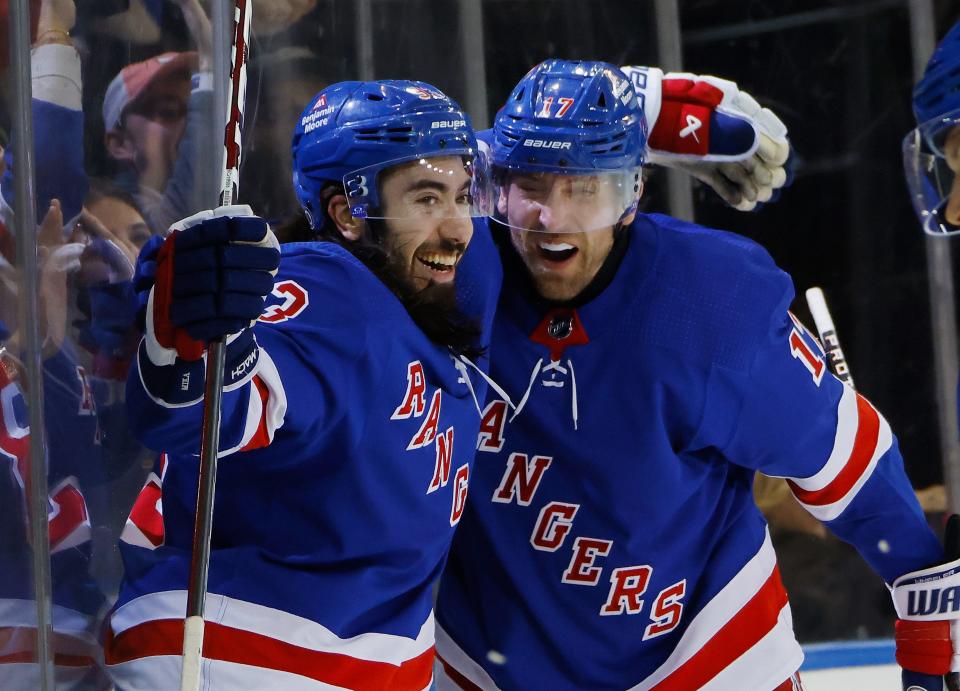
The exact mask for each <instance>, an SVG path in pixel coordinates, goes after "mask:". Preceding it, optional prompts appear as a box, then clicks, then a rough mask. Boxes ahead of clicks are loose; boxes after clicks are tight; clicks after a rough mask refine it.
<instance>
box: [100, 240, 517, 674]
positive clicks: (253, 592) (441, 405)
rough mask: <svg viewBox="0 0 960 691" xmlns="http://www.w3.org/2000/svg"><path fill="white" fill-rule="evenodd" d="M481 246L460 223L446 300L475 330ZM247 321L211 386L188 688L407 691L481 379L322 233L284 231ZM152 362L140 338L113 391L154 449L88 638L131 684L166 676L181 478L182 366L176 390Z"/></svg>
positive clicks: (173, 646) (185, 495)
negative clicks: (224, 377)
mask: <svg viewBox="0 0 960 691" xmlns="http://www.w3.org/2000/svg"><path fill="white" fill-rule="evenodd" d="M493 255H494V249H493V245H492V242H491V241H490V237H489V233H488V232H487V231H486V229H485V227H483V226H482V225H479V224H478V227H477V232H476V233H475V234H474V239H473V242H472V243H471V245H470V247H469V248H468V251H467V253H466V254H465V255H464V257H463V259H462V261H461V263H460V266H459V267H458V277H457V281H458V296H459V298H460V299H461V301H462V303H463V305H464V307H465V309H466V310H467V311H468V312H469V313H470V314H471V315H473V316H475V317H476V318H478V319H479V320H480V321H481V323H484V324H487V325H488V326H489V324H490V323H491V322H492V313H493V308H494V305H495V296H496V294H497V288H498V287H499V277H500V273H499V268H498V267H496V259H495V256H493ZM254 333H255V335H256V339H257V341H258V343H259V345H260V352H259V357H258V359H257V361H256V364H255V365H250V363H249V362H243V363H239V364H238V365H236V367H244V368H247V369H249V370H250V372H249V376H246V377H245V378H243V379H242V380H241V381H239V382H238V383H236V384H234V385H233V386H230V387H228V388H227V390H226V391H225V393H224V400H223V422H222V425H221V430H222V431H221V448H222V449H224V448H227V449H230V450H231V451H230V452H223V451H222V452H221V456H223V457H222V458H221V460H220V462H219V472H218V477H217V493H216V502H215V510H214V522H213V539H212V556H211V562H210V571H209V595H208V597H207V602H206V619H207V624H206V637H205V642H204V652H203V656H204V658H205V662H204V666H203V674H204V684H205V686H206V687H209V688H223V689H237V688H257V689H266V688H298V689H301V688H302V689H306V688H332V687H337V688H350V689H384V688H392V689H424V688H426V687H428V686H429V685H430V684H431V678H432V667H433V660H434V619H433V613H432V595H431V590H432V586H433V585H434V583H435V581H436V580H437V578H438V577H439V574H440V571H441V569H442V566H443V563H444V560H445V558H446V554H447V551H448V548H449V544H450V540H451V537H452V534H453V530H454V526H456V525H457V523H458V522H459V520H460V516H461V515H462V512H463V508H464V501H465V498H466V493H467V486H468V482H469V476H470V472H471V470H470V466H471V462H472V460H473V457H474V453H475V449H474V443H475V440H476V435H477V433H478V429H479V422H480V416H479V412H480V408H479V405H478V401H482V400H483V398H484V397H485V391H486V383H485V382H484V380H483V377H481V376H479V375H478V373H477V370H476V369H475V368H474V367H473V364H476V363H468V362H465V361H464V360H462V359H456V358H454V357H453V356H452V355H451V353H450V351H449V350H448V349H446V348H444V347H440V346H438V345H436V344H435V343H433V342H431V341H430V340H429V339H428V338H427V337H426V336H425V335H424V334H423V332H422V331H420V329H419V328H417V327H416V325H415V324H414V322H413V321H412V320H411V318H410V316H409V315H408V313H407V312H406V310H405V309H404V307H403V306H402V304H401V303H400V302H399V300H398V299H397V298H396V297H395V296H394V295H393V294H392V293H391V292H389V290H388V289H387V288H386V286H385V285H384V284H383V283H381V282H380V281H379V280H378V279H377V278H376V277H375V276H374V275H373V274H372V273H370V271H369V270H368V269H367V268H366V267H365V266H364V265H363V264H361V263H360V262H359V261H358V260H357V259H356V258H354V257H353V256H352V255H351V254H349V253H348V252H347V251H345V250H344V249H343V248H341V247H339V246H336V245H333V244H330V243H307V244H295V245H285V246H284V247H283V254H282V259H281V263H280V270H279V274H278V275H277V278H276V283H275V288H274V291H273V296H272V297H271V298H268V300H267V303H266V306H265V309H264V312H263V314H262V316H261V317H260V320H259V323H258V324H256V326H255V327H254ZM487 334H489V328H487ZM481 340H482V339H481ZM172 367H173V369H176V368H177V367H178V365H174V366H172ZM156 369H158V368H156V367H155V366H154V365H152V364H150V363H145V361H144V357H143V354H142V352H141V357H140V362H139V364H138V366H137V370H136V371H135V372H133V374H132V375H131V381H130V386H129V388H128V405H129V406H130V408H131V418H133V419H134V420H136V421H137V427H138V431H139V433H140V435H141V437H142V439H143V441H144V442H145V443H147V444H148V446H151V447H152V448H156V449H162V450H164V451H166V452H167V453H165V454H163V455H162V456H161V458H160V460H159V461H158V464H157V467H156V469H155V472H154V473H153V474H152V475H151V477H150V478H149V479H148V481H147V483H146V485H145V487H144V490H143V492H142V493H141V495H140V498H139V499H138V500H137V503H136V505H135V506H134V508H133V510H132V512H131V515H130V520H129V521H128V523H127V527H126V530H125V531H124V536H123V540H124V543H125V544H123V545H122V549H123V551H124V561H125V565H126V568H127V570H126V574H125V580H124V585H123V588H122V590H121V594H120V598H119V601H118V603H117V607H116V608H115V610H114V612H113V613H112V616H111V617H110V626H109V632H108V639H109V640H108V641H107V645H106V661H107V663H108V665H109V668H110V670H111V674H112V675H113V677H114V678H115V679H116V681H117V683H118V684H119V685H120V686H121V687H123V688H125V689H129V690H131V691H132V690H134V689H158V688H173V687H175V686H176V685H177V684H178V683H179V682H178V679H179V674H180V657H179V656H180V651H181V643H182V620H183V617H184V613H185V607H186V599H185V588H186V585H187V574H188V569H189V563H190V547H191V537H192V530H193V521H194V507H195V502H196V493H197V468H198V459H197V457H196V456H195V455H193V454H196V453H197V452H198V447H199V430H200V419H201V407H200V405H199V404H198V403H197V401H195V400H184V397H183V393H182V391H181V389H190V390H192V391H195V389H193V388H192V387H193V386H194V384H196V382H190V383H188V384H186V385H184V386H181V384H182V381H183V380H182V375H183V373H184V372H185V371H186V370H182V369H181V370H179V372H180V373H179V374H177V375H176V376H172V377H170V378H169V380H168V381H169V382H170V386H169V388H168V389H167V390H164V391H161V390H159V389H158V386H157V382H159V381H164V379H163V377H155V375H156V372H153V373H152V375H151V374H150V372H149V370H156ZM143 372H147V374H146V375H144V376H141V374H142V373H143ZM151 376H154V378H151ZM143 382H148V384H147V385H144V384H143ZM200 384H201V385H202V382H200ZM188 398H189V397H188Z"/></svg>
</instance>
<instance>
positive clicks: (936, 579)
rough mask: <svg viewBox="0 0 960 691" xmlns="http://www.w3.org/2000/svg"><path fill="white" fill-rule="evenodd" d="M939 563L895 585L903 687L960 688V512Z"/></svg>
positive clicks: (954, 690)
mask: <svg viewBox="0 0 960 691" xmlns="http://www.w3.org/2000/svg"><path fill="white" fill-rule="evenodd" d="M944 556H945V559H946V561H945V562H944V564H942V565H940V566H935V567H932V568H929V569H922V570H920V571H914V572H913V573H908V574H905V575H903V576H901V577H900V578H898V579H897V580H896V581H894V583H893V587H892V588H891V591H892V593H893V602H894V607H895V608H896V610H897V616H898V617H900V618H899V619H897V624H896V635H895V639H896V645H897V653H896V656H897V664H899V665H900V667H902V668H903V686H904V688H916V689H918V690H921V691H941V689H942V688H943V684H944V683H945V684H946V688H947V689H948V690H949V691H957V690H958V689H960V675H958V674H957V672H958V671H960V654H958V653H957V650H958V648H957V644H956V641H957V640H958V627H960V596H958V593H960V573H958V569H960V516H958V515H957V514H954V515H952V516H950V519H949V520H948V521H947V527H946V530H945V531H944Z"/></svg>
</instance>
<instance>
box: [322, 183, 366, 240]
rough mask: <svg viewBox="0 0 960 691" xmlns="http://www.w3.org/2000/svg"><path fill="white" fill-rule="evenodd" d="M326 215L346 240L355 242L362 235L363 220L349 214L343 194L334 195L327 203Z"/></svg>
mask: <svg viewBox="0 0 960 691" xmlns="http://www.w3.org/2000/svg"><path fill="white" fill-rule="evenodd" d="M327 215H328V216H330V220H332V221H333V222H334V224H335V225H336V226H337V230H339V231H340V234H341V235H343V237H344V238H345V239H346V240H349V241H350V242H355V241H357V240H359V239H360V237H361V236H362V235H363V220H362V219H359V218H354V217H353V216H352V215H351V214H350V205H349V204H348V203H347V197H346V195H343V194H335V195H333V196H332V197H330V200H329V201H328V202H327Z"/></svg>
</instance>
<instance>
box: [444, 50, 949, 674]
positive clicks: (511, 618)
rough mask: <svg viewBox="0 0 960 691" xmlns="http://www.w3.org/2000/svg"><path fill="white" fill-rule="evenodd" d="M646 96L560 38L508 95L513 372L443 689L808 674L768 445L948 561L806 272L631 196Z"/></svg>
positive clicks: (450, 610)
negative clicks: (772, 513)
mask: <svg viewBox="0 0 960 691" xmlns="http://www.w3.org/2000/svg"><path fill="white" fill-rule="evenodd" d="M642 113H643V111H642V109H641V106H639V105H638V103H637V97H636V94H635V92H634V89H633V87H632V86H631V84H630V82H629V80H628V79H627V77H626V76H625V75H624V74H623V73H622V72H621V71H620V70H618V69H617V68H615V67H613V66H611V65H607V64H604V63H588V62H564V61H548V62H545V63H543V64H541V65H539V66H538V67H537V68H535V69H534V70H532V71H531V72H530V73H529V74H528V75H527V76H526V77H524V79H523V80H522V81H521V82H520V83H519V84H518V85H517V87H516V88H515V90H514V91H513V93H512V94H511V95H510V97H509V100H508V101H507V104H506V106H505V107H504V109H503V110H502V111H501V112H500V113H499V115H498V116H497V119H496V123H495V127H494V140H493V145H492V151H491V162H492V172H493V176H494V181H495V186H496V188H497V190H496V198H495V213H494V219H495V221H497V224H498V225H499V228H495V229H494V230H495V233H496V235H497V239H498V241H499V244H500V250H501V256H502V259H503V264H504V284H503V290H502V293H501V299H500V303H499V306H498V312H497V317H496V321H495V324H494V334H493V340H492V345H491V357H492V364H491V376H492V377H493V379H494V380H495V381H496V382H497V383H498V384H499V385H500V386H501V387H502V388H503V389H504V391H505V394H506V395H505V396H503V397H497V396H495V395H493V394H491V396H492V398H491V399H490V400H489V401H488V403H487V405H486V407H485V411H484V419H483V423H482V426H481V431H480V437H479V440H478V459H477V462H476V464H475V465H474V468H473V476H472V477H471V480H470V484H471V500H470V502H469V503H468V505H467V508H466V510H465V513H464V515H463V518H462V520H461V522H460V528H459V530H458V532H457V535H456V537H455V539H454V542H453V547H452V550H451V555H450V559H449V561H448V564H447V566H446V569H445V571H444V575H443V578H442V582H441V587H440V593H439V600H438V605H437V612H438V629H437V652H438V656H439V658H440V660H439V663H438V666H437V683H438V687H439V688H463V689H473V688H482V689H496V688H500V689H530V688H543V689H547V688H549V689H558V690H559V689H591V690H599V689H617V690H622V689H658V690H660V689H678V690H679V689H683V690H687V689H697V688H711V689H730V690H733V689H736V690H738V691H739V690H741V689H751V690H754V689H755V690H757V691H769V690H771V689H794V688H798V686H797V685H798V683H799V682H798V681H797V680H796V677H795V674H796V671H797V669H798V668H799V666H800V663H801V661H802V659H803V654H802V652H801V649H800V646H799V645H798V643H797V641H796V639H795V636H794V634H793V630H792V626H791V614H790V607H789V604H788V602H787V596H786V593H785V591H784V589H783V586H782V584H781V581H780V577H779V574H778V571H777V564H776V558H775V554H774V551H773V548H772V546H771V543H770V537H769V534H768V532H767V529H766V525H765V522H764V520H763V518H762V516H761V514H760V512H759V511H758V510H757V508H756V506H755V505H754V503H753V498H752V492H751V486H752V479H753V474H754V472H755V471H758V470H759V471H762V472H763V473H766V474H768V475H774V476H782V477H786V478H788V481H789V484H790V487H791V489H792V490H793V492H794V494H795V495H796V497H797V499H798V500H799V501H800V502H801V503H802V505H803V506H804V507H806V508H807V509H808V510H809V511H810V512H811V513H812V514H813V515H814V516H816V517H817V518H819V519H820V520H822V521H824V522H825V523H826V524H827V526H828V527H830V529H831V530H833V531H834V532H835V533H836V534H837V535H838V536H840V537H841V538H843V539H845V540H847V541H849V542H851V543H853V544H854V545H856V546H857V548H858V549H859V550H860V552H861V554H862V555H863V556H864V557H865V558H866V560H867V561H868V562H869V563H870V564H871V565H872V566H873V567H874V568H875V569H876V571H877V572H878V573H879V574H880V575H881V576H882V577H883V578H884V579H885V580H886V582H887V583H890V584H893V583H894V582H895V581H896V580H897V579H898V578H899V577H901V576H904V574H907V573H908V572H911V571H913V570H915V569H920V568H923V567H927V566H929V565H930V564H935V563H937V562H938V561H940V560H942V557H943V551H942V548H941V547H940V545H939V543H938V541H937V540H936V538H935V536H934V535H933V534H932V532H931V531H930V530H929V528H928V527H927V525H926V523H925V521H924V517H923V515H922V513H921V511H920V508H919V506H918V504H917V502H916V499H915V497H914V494H913V492H912V489H911V487H910V484H909V482H908V480H907V478H906V476H905V474H904V472H903V467H902V461H901V458H900V454H899V451H898V449H897V444H896V441H895V439H894V437H893V436H892V434H891V431H890V428H889V426H888V424H887V422H886V421H885V420H884V419H883V417H882V416H881V415H880V414H879V413H878V412H877V411H876V409H875V408H874V407H873V406H872V405H871V404H870V403H869V402H868V401H867V400H866V399H864V398H863V397H861V396H859V395H858V394H856V393H855V392H854V391H853V390H852V389H850V388H848V387H846V386H844V385H843V384H841V383H840V381H839V380H837V379H836V378H834V377H833V376H831V375H830V374H829V372H828V371H827V368H826V364H825V361H824V356H823V354H822V352H821V351H820V349H819V347H818V345H817V344H816V342H815V341H814V339H813V338H812V337H811V336H810V335H809V334H808V333H807V331H806V330H805V329H804V328H803V326H802V325H801V324H800V323H799V322H797V321H796V320H795V319H794V318H793V317H792V315H791V314H790V313H789V312H788V307H789V305H790V303H791V301H792V299H793V295H794V292H793V287H792V285H791V281H790V279H789V277H788V276H787V275H786V274H785V273H783V272H782V271H781V270H779V269H778V268H777V267H776V266H775V264H774V263H773V261H772V260H771V258H770V257H769V255H768V254H767V253H766V252H765V251H764V250H763V249H762V248H760V247H759V246H757V245H756V244H754V243H752V242H751V241H749V240H747V239H744V238H741V237H738V236H736V235H733V234H731V233H726V232H722V231H718V230H712V229H708V228H704V227H701V226H697V225H695V224H692V223H686V222H682V221H679V220H677V219H673V218H670V217H667V216H661V215H654V214H651V215H645V214H642V213H638V212H637V202H638V199H639V197H640V195H641V193H642V183H641V178H640V167H641V165H642V164H643V162H644V161H643V152H644V150H645V143H646V142H645V135H646V128H645V126H644V124H643V122H642V118H643V115H642ZM905 578H906V581H907V582H909V581H911V579H910V578H909V577H905ZM908 589H909V586H906V587H905V588H903V587H901V588H900V589H899V590H897V594H898V595H897V596H898V597H902V598H904V602H906V599H910V600H911V602H913V598H914V596H915V595H917V593H914V594H913V595H909V593H908V592H907V590H908ZM908 595H909V597H908ZM924 595H929V593H924ZM928 602H929V601H928ZM920 647H921V648H922V644H921V645H920Z"/></svg>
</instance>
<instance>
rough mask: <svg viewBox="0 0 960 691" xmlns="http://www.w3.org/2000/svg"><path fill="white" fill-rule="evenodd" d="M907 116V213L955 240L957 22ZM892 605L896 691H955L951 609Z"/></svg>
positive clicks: (939, 581) (939, 579)
mask: <svg viewBox="0 0 960 691" xmlns="http://www.w3.org/2000/svg"><path fill="white" fill-rule="evenodd" d="M913 112H914V115H915V116H916V119H917V127H916V129H914V130H913V131H912V132H910V133H909V134H908V135H907V136H906V137H905V138H904V140H903V162H904V170H905V172H906V177H907V186H908V188H909V190H910V196H911V200H912V201H913V205H914V209H915V210H916V212H917V216H918V218H919V219H920V223H921V225H922V227H923V230H924V232H925V233H927V234H929V235H940V236H943V235H955V234H956V233H957V232H960V22H958V23H957V24H954V26H953V27H952V28H951V29H950V31H948V32H947V35H946V36H945V37H944V38H943V40H942V41H941V42H940V43H939V45H938V46H937V48H936V50H935V51H934V53H933V55H932V56H931V57H930V61H929V62H928V63H927V67H926V69H925V70H924V74H923V77H922V78H921V80H920V81H919V83H918V84H917V85H916V88H915V89H914V91H913ZM951 521H952V522H953V526H952V527H953V530H951V524H950V523H948V525H947V531H946V537H945V544H946V545H947V551H948V553H950V554H948V558H951V559H953V558H956V557H958V556H960V554H955V553H953V552H956V551H957V544H958V543H960V535H958V534H957V532H956V528H957V525H958V524H957V518H956V516H954V517H953V518H952V519H951ZM958 567H960V561H953V562H951V563H948V564H945V565H943V566H941V567H938V568H935V569H930V573H929V574H926V576H925V578H926V579H927V580H929V581H931V582H932V583H933V584H934V586H935V587H937V588H939V589H940V590H941V591H942V592H944V593H947V592H948V587H947V586H953V585H955V584H954V583H945V582H944V580H943V579H944V578H948V577H949V575H950V574H951V572H955V571H957V569H958ZM930 599H931V600H932V595H931V598H930ZM895 604H896V605H897V614H898V616H899V617H900V620H899V621H897V630H896V643H897V661H898V662H899V663H900V665H901V666H902V667H903V668H904V670H905V672H904V686H908V683H907V682H908V679H910V681H914V680H915V681H916V688H938V689H939V686H938V685H937V684H936V682H935V681H934V680H927V679H922V678H919V677H917V678H915V679H914V678H913V677H910V676H909V674H910V672H913V673H920V674H925V675H931V676H933V677H936V676H940V675H944V674H947V677H946V682H947V688H948V689H950V690H951V691H954V690H955V689H958V688H960V677H958V675H957V674H956V673H957V672H960V656H958V655H955V654H953V653H954V651H955V650H957V642H956V635H957V634H956V628H957V625H956V619H957V607H956V606H948V603H947V602H941V603H939V604H941V605H942V606H936V605H933V603H932V602H930V601H925V604H926V605H927V606H926V607H924V608H923V609H922V610H918V609H917V608H915V607H913V608H911V607H910V606H909V605H910V604H911V603H910V602H909V601H899V602H896V601H895ZM950 604H952V603H950ZM934 646H936V647H935V648H934ZM932 650H936V651H937V654H933V653H932V652H931V651H932ZM948 673H949V674H948ZM924 683H926V684H928V686H924V685H923V684H924ZM911 688H913V687H911Z"/></svg>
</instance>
